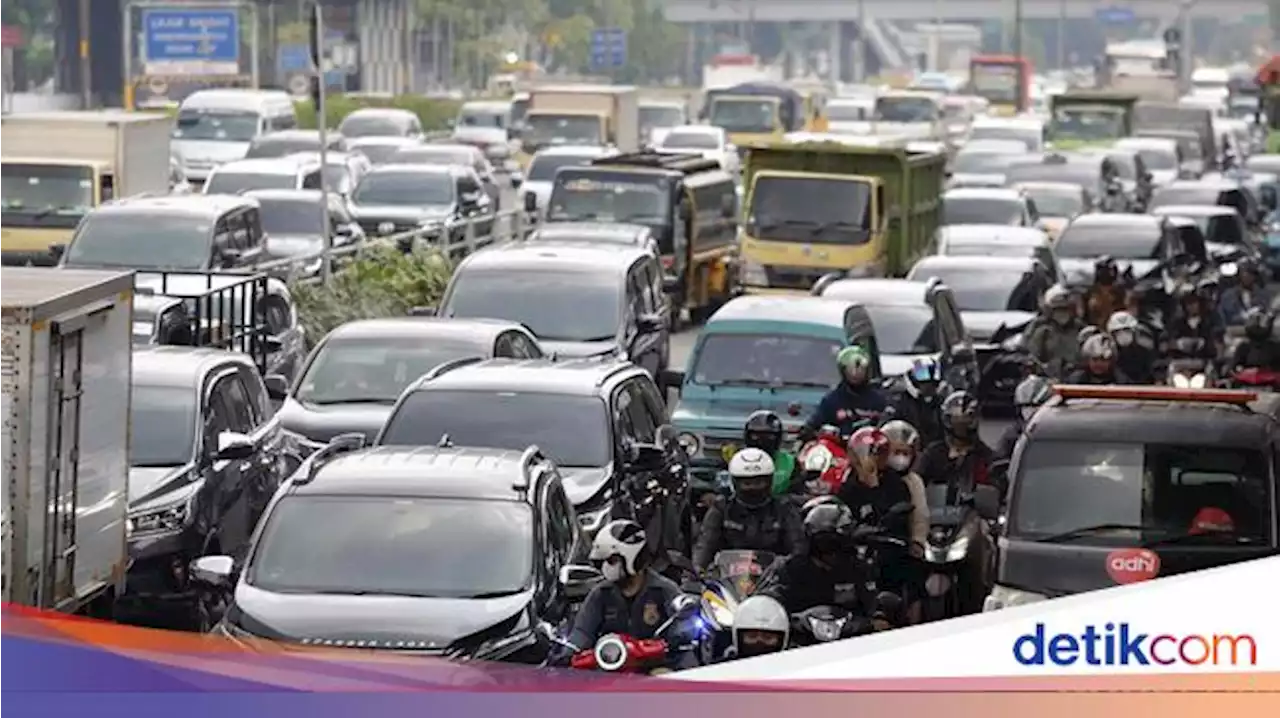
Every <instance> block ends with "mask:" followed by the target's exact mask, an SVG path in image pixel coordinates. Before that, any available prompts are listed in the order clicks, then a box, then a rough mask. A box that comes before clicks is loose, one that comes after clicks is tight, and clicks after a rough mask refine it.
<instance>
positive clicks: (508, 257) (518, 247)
mask: <svg viewBox="0 0 1280 718" xmlns="http://www.w3.org/2000/svg"><path fill="white" fill-rule="evenodd" d="M646 256H649V255H648V254H647V253H646V252H645V251H644V250H643V249H641V248H639V247H635V248H631V247H625V246H618V245H617V244H589V243H579V242H565V243H557V242H531V243H528V244H524V243H521V244H506V245H498V246H496V247H489V248H487V249H484V250H481V251H479V252H476V253H475V254H472V255H471V256H469V257H467V258H466V259H465V260H463V262H462V264H461V265H460V266H459V267H458V269H457V272H455V274H457V273H461V272H463V271H464V270H468V269H470V270H476V269H484V270H490V269H495V268H500V269H534V270H542V271H545V270H547V269H551V268H554V269H557V270H560V271H567V272H601V271H613V272H614V273H616V274H619V275H623V274H625V273H626V272H627V270H628V269H630V268H631V265H632V264H633V263H635V261H636V259H637V258H639V257H646Z"/></svg>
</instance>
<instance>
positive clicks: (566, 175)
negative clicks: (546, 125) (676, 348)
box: [546, 152, 738, 323]
mask: <svg viewBox="0 0 1280 718" xmlns="http://www.w3.org/2000/svg"><path fill="white" fill-rule="evenodd" d="M737 220H738V195H737V189H736V185H735V183H734V178H733V176H732V175H730V174H729V173H728V172H725V171H724V170H723V169H721V168H720V163H719V162H718V161H716V160H712V159H705V158H703V157H702V156H701V155H692V154H691V155H672V154H658V153H652V152H634V153H630V154H621V155H614V156H611V157H601V158H600V159H597V160H593V161H592V162H591V163H590V164H588V165H583V166H573V167H563V168H561V169H560V170H559V171H558V172H557V173H556V178H555V183H554V185H553V186H552V189H551V197H550V199H549V200H548V202H547V214H546V221H547V223H548V224H556V223H568V222H588V223H595V222H609V223H623V224H637V225H643V226H645V227H648V228H649V231H650V232H651V233H652V235H653V236H654V238H655V239H656V240H657V243H658V251H659V253H660V254H661V255H662V267H663V269H664V274H665V276H664V277H663V287H664V289H665V290H666V292H667V294H668V295H670V296H671V298H672V300H673V304H674V306H676V307H677V308H682V309H687V310H688V311H689V317H690V319H691V320H692V321H693V322H694V323H701V322H702V321H704V320H705V319H706V318H707V317H709V316H711V314H713V313H714V312H715V310H716V309H718V308H719V307H720V305H722V304H723V303H724V302H726V301H728V300H729V299H730V298H732V297H733V296H734V295H735V294H736V293H737V288H738V283H737V272H736V271H735V266H736V261H735V259H736V254H737V241H736V240H737V229H738V227H737Z"/></svg>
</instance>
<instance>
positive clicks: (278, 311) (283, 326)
mask: <svg viewBox="0 0 1280 718" xmlns="http://www.w3.org/2000/svg"><path fill="white" fill-rule="evenodd" d="M260 306H261V307H262V320H263V321H264V322H266V324H267V331H268V332H270V333H271V336H279V335H281V334H283V333H284V332H286V331H288V330H289V328H290V327H291V326H292V325H293V316H292V312H291V311H290V307H289V303H288V302H286V301H285V300H284V298H283V297H279V296H267V297H263V298H262V300H261V301H260Z"/></svg>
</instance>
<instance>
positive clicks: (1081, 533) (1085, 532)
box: [1035, 524, 1159, 543]
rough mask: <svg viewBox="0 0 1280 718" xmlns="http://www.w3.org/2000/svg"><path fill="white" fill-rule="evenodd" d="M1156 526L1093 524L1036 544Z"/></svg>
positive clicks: (1038, 540)
mask: <svg viewBox="0 0 1280 718" xmlns="http://www.w3.org/2000/svg"><path fill="white" fill-rule="evenodd" d="M1156 530H1159V527H1158V526H1143V525H1142V524H1095V525H1093V526H1081V527H1080V528H1078V529H1071V530H1070V531H1063V532H1062V533H1059V534H1053V535H1052V536H1045V537H1043V538H1038V539H1036V540H1035V541H1036V543H1058V542H1060V541H1070V540H1072V539H1078V538H1083V537H1085V536H1089V535H1091V534H1096V533H1105V532H1107V531H1156Z"/></svg>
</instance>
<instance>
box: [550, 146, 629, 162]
mask: <svg viewBox="0 0 1280 718" xmlns="http://www.w3.org/2000/svg"><path fill="white" fill-rule="evenodd" d="M614 154H617V150H614V149H612V148H609V147H597V146H596V145H557V146H555V147H546V148H544V149H541V150H538V152H537V154H535V155H534V156H533V158H534V159H538V158H539V157H542V156H543V155H569V156H572V157H606V156H608V155H614Z"/></svg>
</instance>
